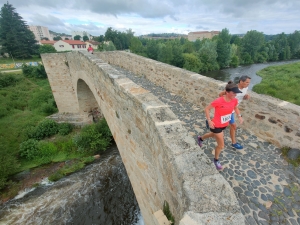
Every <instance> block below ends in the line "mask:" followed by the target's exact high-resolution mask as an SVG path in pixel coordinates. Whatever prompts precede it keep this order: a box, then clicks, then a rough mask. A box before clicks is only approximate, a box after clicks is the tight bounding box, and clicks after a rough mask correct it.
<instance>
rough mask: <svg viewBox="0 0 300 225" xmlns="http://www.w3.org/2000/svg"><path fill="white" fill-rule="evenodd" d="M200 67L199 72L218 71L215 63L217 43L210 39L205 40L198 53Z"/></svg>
mask: <svg viewBox="0 0 300 225" xmlns="http://www.w3.org/2000/svg"><path fill="white" fill-rule="evenodd" d="M198 54H199V58H200V61H201V62H202V64H203V65H202V67H201V69H200V72H206V71H213V70H218V69H219V64H218V62H217V57H218V54H217V43H216V42H215V41H212V40H210V39H205V40H204V43H203V45H202V47H201V48H200V50H199V51H198Z"/></svg>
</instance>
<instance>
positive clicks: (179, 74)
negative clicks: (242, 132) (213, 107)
mask: <svg viewBox="0 0 300 225" xmlns="http://www.w3.org/2000/svg"><path fill="white" fill-rule="evenodd" d="M96 54H97V55H98V56H99V57H100V58H101V59H103V60H104V61H105V62H108V63H110V64H113V65H116V66H119V67H121V68H124V69H126V70H129V71H132V72H133V73H135V74H136V75H139V76H145V77H146V78H147V79H148V80H150V81H152V82H153V83H155V84H156V85H157V86H162V87H164V88H165V89H166V90H168V91H170V92H172V93H174V94H176V95H179V96H181V97H183V98H184V99H185V100H186V101H188V102H191V103H193V104H195V105H197V106H200V107H201V108H202V109H204V107H205V106H206V105H207V104H209V103H210V102H211V101H212V100H213V99H215V98H216V97H217V96H218V93H219V92H220V91H221V90H224V87H225V85H226V83H224V82H220V81H217V80H214V79H212V78H208V77H205V76H202V75H200V74H196V73H193V72H190V71H187V70H184V69H180V68H177V67H174V66H170V65H168V64H165V63H161V62H157V61H155V60H152V59H148V58H145V57H142V56H139V55H135V54H132V53H128V52H124V51H114V52H104V53H103V52H101V53H96ZM250 95H251V98H250V100H249V101H243V102H242V104H241V105H240V109H241V111H242V114H243V118H244V120H245V122H244V124H243V125H241V127H242V128H245V129H247V130H249V131H250V132H252V133H253V134H255V135H256V136H258V137H260V138H262V139H263V140H265V141H267V142H270V143H272V144H275V145H276V146H278V147H283V146H289V147H292V148H299V146H300V106H297V105H295V104H292V103H289V102H286V101H282V100H279V99H276V98H273V97H270V96H266V95H261V94H257V93H255V92H250Z"/></svg>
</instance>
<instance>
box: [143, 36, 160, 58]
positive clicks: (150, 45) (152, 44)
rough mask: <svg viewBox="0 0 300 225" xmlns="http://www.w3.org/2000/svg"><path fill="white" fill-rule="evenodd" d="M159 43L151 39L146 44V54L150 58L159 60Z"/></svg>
mask: <svg viewBox="0 0 300 225" xmlns="http://www.w3.org/2000/svg"><path fill="white" fill-rule="evenodd" d="M157 53H158V43H157V42H156V41H155V40H152V39H150V40H149V41H148V42H147V44H146V54H147V56H148V57H149V58H150V59H154V60H157Z"/></svg>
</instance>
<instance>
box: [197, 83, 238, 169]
mask: <svg viewBox="0 0 300 225" xmlns="http://www.w3.org/2000/svg"><path fill="white" fill-rule="evenodd" d="M225 90H226V92H225V95H224V96H222V97H219V98H217V99H215V100H214V101H213V102H212V103H210V105H208V106H207V107H205V115H206V119H207V121H208V124H209V127H210V131H211V132H209V133H206V134H204V135H203V136H198V145H199V146H200V147H202V142H203V140H205V139H207V138H210V137H213V138H215V139H216V141H217V146H216V149H215V158H214V164H215V166H216V168H217V170H222V169H223V167H222V165H221V163H220V161H219V155H220V153H221V151H222V149H223V148H224V134H223V130H224V129H225V128H226V127H227V126H228V124H229V121H230V119H231V114H232V111H233V110H234V111H235V113H236V115H238V118H239V122H240V123H243V118H242V117H241V116H240V115H241V114H240V110H239V109H238V107H237V106H238V100H237V99H236V98H235V96H236V94H237V93H241V91H240V90H239V88H238V86H237V85H236V84H234V83H228V84H227V85H226V89H225ZM213 108H214V109H215V114H214V118H213V119H212V120H211V119H210V113H209V112H210V110H211V109H213Z"/></svg>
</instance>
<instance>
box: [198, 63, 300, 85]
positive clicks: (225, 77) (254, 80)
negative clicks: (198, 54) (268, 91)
mask: <svg viewBox="0 0 300 225" xmlns="http://www.w3.org/2000/svg"><path fill="white" fill-rule="evenodd" d="M295 62H300V60H298V59H297V60H288V61H281V62H268V63H257V64H251V65H248V66H239V67H237V68H228V69H223V70H218V71H210V72H207V73H202V75H203V76H207V77H211V78H214V79H216V80H220V81H224V82H228V81H229V80H233V81H235V82H237V81H238V79H239V77H240V76H242V75H247V76H249V77H251V83H250V85H249V90H252V88H253V86H254V85H256V84H259V83H260V82H261V80H262V78H261V77H260V76H258V75H257V72H258V71H260V70H262V69H264V68H266V67H269V66H276V65H285V64H291V63H295Z"/></svg>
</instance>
